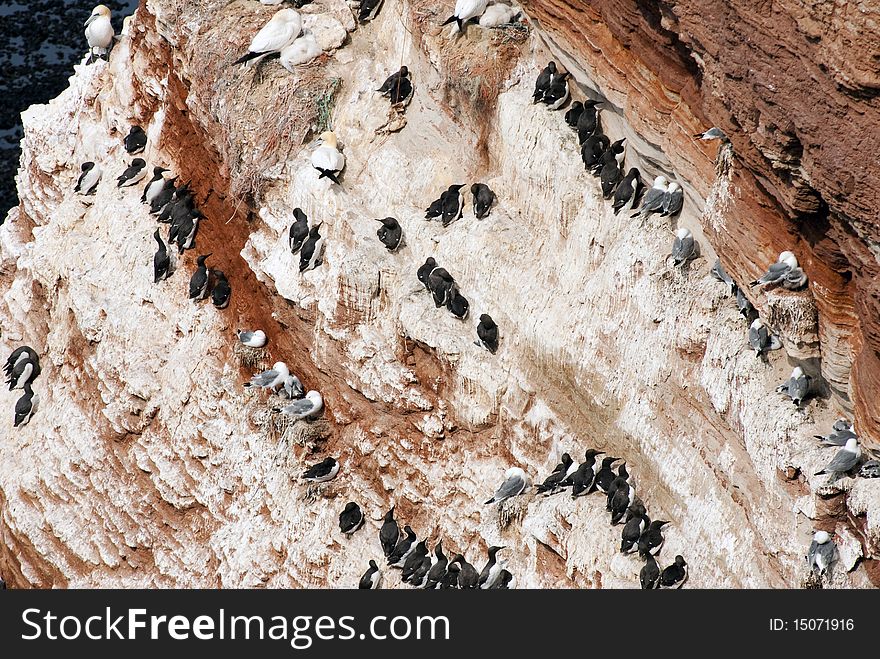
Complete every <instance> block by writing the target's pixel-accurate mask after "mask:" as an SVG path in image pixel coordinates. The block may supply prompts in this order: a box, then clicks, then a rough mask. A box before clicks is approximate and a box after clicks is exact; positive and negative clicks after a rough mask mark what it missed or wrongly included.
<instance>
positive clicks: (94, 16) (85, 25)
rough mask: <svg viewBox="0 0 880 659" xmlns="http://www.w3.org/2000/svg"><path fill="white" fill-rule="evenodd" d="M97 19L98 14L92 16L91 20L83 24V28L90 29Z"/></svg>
mask: <svg viewBox="0 0 880 659" xmlns="http://www.w3.org/2000/svg"><path fill="white" fill-rule="evenodd" d="M97 17H98V15H97V14H92V15H91V16H89V20H87V21H86V22H85V23H83V27H88V26H89V25H91V23H92V21H93V20H95V19H96V18H97Z"/></svg>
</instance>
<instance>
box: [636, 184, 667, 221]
mask: <svg viewBox="0 0 880 659" xmlns="http://www.w3.org/2000/svg"><path fill="white" fill-rule="evenodd" d="M668 188H669V184H668V183H667V181H666V177H665V176H658V177H656V178H655V179H654V183H653V185H652V186H651V187H650V189H648V191H647V192H645V195H644V196H643V197H642V207H641V208H640V209H639V210H638V211H636V212H635V213H633V214H632V216H633V217H635V216H636V215H638V216H639V217H647V216H648V215H650V214H651V213H656V212H658V211H661V210H663V199H664V197H665V195H666V190H667V189H668Z"/></svg>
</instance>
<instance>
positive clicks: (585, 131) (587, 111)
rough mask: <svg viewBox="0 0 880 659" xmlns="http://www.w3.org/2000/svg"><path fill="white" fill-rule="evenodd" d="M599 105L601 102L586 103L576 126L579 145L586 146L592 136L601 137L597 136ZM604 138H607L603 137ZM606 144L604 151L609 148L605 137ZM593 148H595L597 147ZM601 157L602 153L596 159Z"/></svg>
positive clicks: (590, 101) (588, 101)
mask: <svg viewBox="0 0 880 659" xmlns="http://www.w3.org/2000/svg"><path fill="white" fill-rule="evenodd" d="M597 105H599V101H594V100H586V101H584V109H583V112H581V114H580V116H579V117H578V121H577V124H576V125H575V128H576V129H577V133H578V144H586V142H587V140H588V139H589V138H590V137H591V136H596V137H599V135H596V131H597V130H598V129H599V109H598V108H597V107H596V106H597ZM602 137H605V136H604V135H602ZM605 142H606V144H605V147H604V148H603V149H602V151H605V149H607V148H608V138H607V137H605ZM591 148H595V145H594V147H591ZM581 155H583V150H582V151H581ZM599 155H601V153H600V154H597V156H596V157H597V158H598V156H599ZM585 164H586V163H585Z"/></svg>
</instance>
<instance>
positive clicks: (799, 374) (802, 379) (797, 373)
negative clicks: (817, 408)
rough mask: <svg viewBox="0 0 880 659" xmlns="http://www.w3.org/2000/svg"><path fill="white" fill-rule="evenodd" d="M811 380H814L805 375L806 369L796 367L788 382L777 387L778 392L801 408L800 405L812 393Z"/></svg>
mask: <svg viewBox="0 0 880 659" xmlns="http://www.w3.org/2000/svg"><path fill="white" fill-rule="evenodd" d="M811 380H812V378H811V377H810V376H809V375H807V374H806V373H804V369H802V368H801V367H800V366H795V367H794V369H792V371H791V375H790V376H789V378H788V380H786V381H785V382H783V383H782V384H780V385H779V386H778V387H776V391H777V392H779V393H783V394H785V395H786V396H788V397H789V398H791V402H792V403H794V404H795V405H797V406H798V407H800V404H801V403H802V402H803V401H804V399H805V398H806V397H807V396H808V395H809V393H810V382H811Z"/></svg>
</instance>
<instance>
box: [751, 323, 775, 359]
mask: <svg viewBox="0 0 880 659" xmlns="http://www.w3.org/2000/svg"><path fill="white" fill-rule="evenodd" d="M749 345H750V346H751V347H752V349H753V350H754V351H755V357H760V356H761V355H763V354H765V353H767V352H769V351H771V350H779V349H780V348H781V347H782V342H781V341H780V340H779V338H778V337H776V336H775V335H774V334H771V333H770V328H769V327H767V326H766V325H765V324H764V323H763V322H762V321H761V319H760V318H756V319H755V320H754V322H752V324H751V325H750V326H749Z"/></svg>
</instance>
